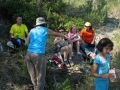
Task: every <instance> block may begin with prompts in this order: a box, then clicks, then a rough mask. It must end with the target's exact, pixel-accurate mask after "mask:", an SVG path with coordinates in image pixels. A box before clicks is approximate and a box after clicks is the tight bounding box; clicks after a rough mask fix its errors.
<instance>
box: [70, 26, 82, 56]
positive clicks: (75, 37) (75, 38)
mask: <svg viewBox="0 0 120 90" xmlns="http://www.w3.org/2000/svg"><path fill="white" fill-rule="evenodd" d="M68 38H69V39H70V40H71V44H72V46H73V45H75V47H76V49H77V54H78V55H80V35H79V33H78V32H77V27H76V26H75V25H74V26H72V28H71V30H70V32H69V33H68Z"/></svg>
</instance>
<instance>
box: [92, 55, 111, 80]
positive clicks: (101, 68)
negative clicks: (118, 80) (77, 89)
mask: <svg viewBox="0 0 120 90" xmlns="http://www.w3.org/2000/svg"><path fill="white" fill-rule="evenodd" d="M94 63H96V64H98V68H97V71H96V73H97V74H108V73H109V69H110V55H109V54H106V58H105V59H104V58H103V57H101V56H100V55H97V56H96V58H95V60H94ZM95 80H96V81H99V80H108V79H106V78H98V77H96V78H95Z"/></svg>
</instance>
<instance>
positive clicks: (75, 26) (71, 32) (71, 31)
mask: <svg viewBox="0 0 120 90" xmlns="http://www.w3.org/2000/svg"><path fill="white" fill-rule="evenodd" d="M73 27H77V26H76V25H73V26H72V27H71V28H70V32H71V33H72V29H73ZM76 33H77V30H76Z"/></svg>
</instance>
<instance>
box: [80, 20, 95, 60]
mask: <svg viewBox="0 0 120 90" xmlns="http://www.w3.org/2000/svg"><path fill="white" fill-rule="evenodd" d="M80 37H81V39H82V43H81V48H82V49H83V50H84V51H85V53H86V54H87V56H88V57H90V58H92V59H94V58H95V54H94V53H93V52H92V51H91V50H90V48H94V47H95V32H94V30H93V29H92V25H91V23H90V22H86V23H85V27H84V28H83V29H82V30H81V32H80Z"/></svg>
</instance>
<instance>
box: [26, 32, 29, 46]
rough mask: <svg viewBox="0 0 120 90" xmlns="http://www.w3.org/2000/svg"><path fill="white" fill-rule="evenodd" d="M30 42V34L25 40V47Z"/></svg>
mask: <svg viewBox="0 0 120 90" xmlns="http://www.w3.org/2000/svg"><path fill="white" fill-rule="evenodd" d="M29 41H30V34H29V33H28V35H27V38H26V40H25V45H26V46H27V45H28V43H29Z"/></svg>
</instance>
